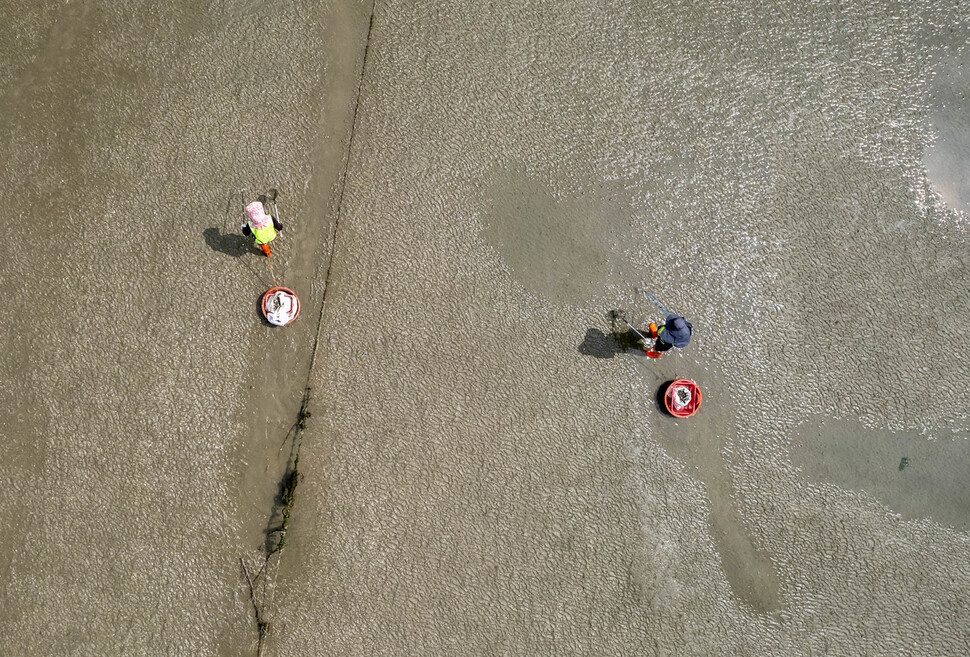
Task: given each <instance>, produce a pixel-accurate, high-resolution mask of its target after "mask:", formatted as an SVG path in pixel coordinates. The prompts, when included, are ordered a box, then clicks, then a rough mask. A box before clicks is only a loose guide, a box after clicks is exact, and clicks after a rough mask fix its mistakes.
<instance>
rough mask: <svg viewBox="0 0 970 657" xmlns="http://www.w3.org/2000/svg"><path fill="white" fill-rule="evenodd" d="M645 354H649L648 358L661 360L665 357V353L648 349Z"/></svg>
mask: <svg viewBox="0 0 970 657" xmlns="http://www.w3.org/2000/svg"><path fill="white" fill-rule="evenodd" d="M644 353H646V354H647V358H660V357H662V356H663V355H664V352H662V351H654V350H653V349H647V350H646V352H644Z"/></svg>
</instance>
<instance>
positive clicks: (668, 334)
mask: <svg viewBox="0 0 970 657" xmlns="http://www.w3.org/2000/svg"><path fill="white" fill-rule="evenodd" d="M691 329H693V327H692V326H691V323H690V322H688V321H687V320H686V319H684V318H683V317H681V316H680V315H670V316H669V317H668V318H667V323H666V324H664V330H663V332H662V333H661V334H660V339H661V340H663V341H664V342H666V343H667V344H672V345H673V346H675V347H677V348H678V349H679V348H681V347H686V346H687V344H688V343H689V342H690V334H691Z"/></svg>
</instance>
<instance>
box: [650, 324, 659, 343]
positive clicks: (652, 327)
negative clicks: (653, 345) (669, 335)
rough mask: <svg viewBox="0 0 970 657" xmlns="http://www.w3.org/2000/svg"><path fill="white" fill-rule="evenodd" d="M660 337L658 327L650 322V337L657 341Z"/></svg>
mask: <svg viewBox="0 0 970 657" xmlns="http://www.w3.org/2000/svg"><path fill="white" fill-rule="evenodd" d="M658 335H659V333H657V325H656V324H654V323H653V322H650V337H651V338H653V339H654V340H656V339H657V336H658Z"/></svg>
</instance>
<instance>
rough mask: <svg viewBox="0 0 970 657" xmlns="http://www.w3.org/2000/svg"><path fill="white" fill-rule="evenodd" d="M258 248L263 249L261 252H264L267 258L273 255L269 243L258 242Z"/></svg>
mask: <svg viewBox="0 0 970 657" xmlns="http://www.w3.org/2000/svg"><path fill="white" fill-rule="evenodd" d="M259 248H260V249H262V250H263V253H264V254H266V257H267V258H272V257H273V253H272V252H271V251H270V250H269V244H260V245H259Z"/></svg>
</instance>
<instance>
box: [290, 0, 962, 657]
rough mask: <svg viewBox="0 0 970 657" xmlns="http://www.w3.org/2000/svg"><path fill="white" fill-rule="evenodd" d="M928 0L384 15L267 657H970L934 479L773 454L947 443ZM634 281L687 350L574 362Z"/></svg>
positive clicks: (953, 380) (956, 220) (636, 300)
mask: <svg viewBox="0 0 970 657" xmlns="http://www.w3.org/2000/svg"><path fill="white" fill-rule="evenodd" d="M922 4H923V6H921V7H915V6H900V5H899V4H898V3H855V4H850V5H844V4H836V3H831V4H824V3H823V4H818V3H796V2H791V3H781V4H779V3H763V4H757V3H755V4H748V3H697V2H680V3H676V2H675V3H668V2H663V3H659V2H658V3H643V2H637V3H609V4H607V5H597V6H595V7H593V6H591V5H589V3H578V2H576V3H572V2H557V3H537V2H533V3H515V4H514V5H510V4H508V3H498V4H490V3H480V2H445V3H441V2H435V3H417V4H415V3H391V2H386V3H385V2H381V3H378V5H377V9H376V14H375V19H374V24H373V32H372V35H371V42H370V50H369V55H368V61H367V64H366V70H365V73H364V82H363V90H362V97H361V103H360V111H359V115H358V122H357V126H356V133H355V136H354V146H353V151H352V153H351V167H350V171H349V174H348V182H347V190H346V196H345V200H344V212H343V214H342V215H341V223H340V229H339V232H338V236H337V245H336V254H335V260H334V267H333V272H332V275H331V281H330V286H331V289H330V291H329V292H328V299H327V306H326V308H325V313H324V326H323V333H324V335H325V336H326V342H325V347H326V349H325V351H324V352H323V353H322V354H321V358H320V360H319V362H318V364H317V367H316V369H315V371H314V374H313V381H314V383H315V385H316V386H317V387H318V388H319V389H320V390H321V391H322V400H321V401H320V402H319V406H318V408H317V410H318V411H319V412H320V413H321V414H322V415H323V416H325V417H326V418H327V427H326V429H325V430H323V429H321V430H319V433H318V437H317V440H318V441H319V442H320V443H321V444H328V445H330V446H331V451H329V452H321V451H317V450H314V451H313V452H311V453H309V454H308V453H306V452H305V458H306V459H307V463H306V466H305V467H306V473H307V474H306V481H305V484H304V485H306V487H307V489H306V491H305V497H304V498H303V500H301V506H300V507H299V512H300V514H302V517H303V518H308V519H313V520H309V521H307V522H304V523H302V524H301V525H300V528H299V530H297V531H298V532H299V533H298V536H299V539H298V542H299V547H298V548H295V549H298V550H300V552H301V555H300V559H293V560H292V561H290V562H288V567H287V565H286V564H285V565H284V571H285V574H286V583H285V586H282V588H281V589H280V592H281V594H280V599H281V603H280V604H281V607H280V609H279V619H280V621H281V624H280V626H279V627H278V628H277V629H278V630H279V634H278V641H279V643H278V645H279V649H280V652H281V653H284V654H285V653H305V654H324V653H330V654H343V655H372V654H523V655H552V654H631V655H632V654H637V655H640V654H657V655H663V654H691V655H723V654H732V655H733V654H746V655H767V654H775V655H791V654H802V655H813V654H814V655H819V654H832V655H837V654H840V655H861V654H873V655H876V654H878V655H888V654H947V655H958V654H964V653H965V652H966V649H967V641H968V635H967V627H968V626H970V618H968V612H967V608H966V606H965V604H964V603H963V602H962V601H963V600H965V599H966V595H967V593H968V586H970V566H968V563H970V562H968V559H967V557H968V543H967V536H966V534H964V533H962V532H960V531H957V530H955V529H954V528H953V527H950V526H947V525H946V524H942V523H940V522H937V521H935V520H933V519H929V518H928V517H927V516H929V515H930V514H929V512H928V511H927V512H926V513H925V515H922V516H920V515H919V513H921V510H924V511H925V510H926V509H929V508H932V506H933V499H932V497H931V496H932V495H933V494H934V492H933V490H931V489H922V488H918V489H916V490H914V491H913V492H912V495H913V496H916V497H919V496H924V497H925V499H924V500H923V501H922V504H920V503H917V502H913V503H911V504H909V505H908V506H907V508H906V509H905V511H906V512H907V514H910V512H911V511H912V510H913V509H916V513H917V517H912V516H911V515H908V516H907V517H906V518H903V517H900V516H897V515H896V514H895V512H894V509H893V508H892V507H891V506H888V505H889V504H891V503H892V501H893V499H894V498H893V497H892V496H888V497H887V498H886V499H881V498H880V497H878V495H879V494H880V490H874V491H872V492H870V491H867V490H866V485H867V482H869V481H870V480H871V479H872V478H871V477H870V478H859V479H857V480H856V481H857V486H855V487H851V486H846V484H847V483H851V482H852V480H851V478H850V477H846V476H841V474H842V473H841V470H840V468H843V469H851V468H853V467H858V465H859V463H858V462H857V460H858V459H859V458H860V457H859V456H858V453H857V452H858V449H857V442H858V441H854V440H851V441H850V440H846V441H840V440H839V439H838V435H836V436H835V437H834V438H833V439H831V440H827V441H825V444H826V445H830V446H831V447H830V449H831V450H835V451H836V454H827V461H826V463H829V462H830V463H832V464H833V465H832V466H831V468H829V467H828V466H826V467H825V468H817V471H815V470H813V471H812V472H811V473H808V472H804V471H803V470H802V469H800V468H799V467H796V465H795V464H796V462H801V458H802V456H801V454H802V452H801V451H798V452H797V453H798V456H797V458H796V456H795V455H793V450H795V449H796V448H798V447H799V445H798V444H795V442H794V441H795V440H796V439H797V440H808V439H809V437H811V436H817V435H818V432H810V431H807V430H806V429H804V428H803V427H804V426H805V425H806V423H807V424H809V425H810V424H813V423H815V424H817V423H818V422H819V421H820V418H842V419H845V420H846V421H848V420H850V419H851V420H853V421H854V422H855V423H854V424H851V423H850V424H846V425H844V426H846V427H848V430H850V431H851V430H859V431H865V430H868V429H867V428H869V429H872V431H873V432H874V433H873V435H875V436H880V435H882V436H885V435H886V432H888V431H895V432H903V433H907V434H908V435H911V436H919V437H921V438H922V440H924V441H928V440H936V441H941V442H944V441H945V442H951V443H954V444H955V447H954V450H955V452H956V453H957V454H958V455H959V457H960V458H964V459H965V458H966V457H967V450H966V448H965V447H963V445H964V444H965V443H964V440H965V437H966V435H967V428H968V427H967V417H966V409H967V406H968V395H967V386H966V382H967V381H968V363H967V360H966V354H967V353H968V351H967V347H968V341H970V334H968V333H967V331H966V328H965V326H964V324H965V323H966V320H967V318H968V316H970V312H968V307H967V304H968V299H970V296H968V295H967V293H966V290H967V284H968V282H970V276H968V268H967V262H966V253H967V237H966V234H965V233H964V232H963V228H962V227H961V224H960V216H959V215H958V214H957V213H956V211H955V210H953V209H950V208H948V207H947V206H946V205H945V204H943V203H941V202H940V201H939V200H938V199H937V197H935V196H934V194H933V192H932V189H931V188H930V185H929V183H928V182H927V181H926V177H925V174H924V172H923V168H922V159H921V158H922V156H923V148H924V145H925V144H926V143H927V142H928V140H929V134H930V133H929V130H930V129H929V127H928V124H927V114H928V103H929V102H930V101H929V95H928V92H927V90H928V85H929V81H930V80H931V79H932V73H933V70H934V66H935V65H936V63H937V62H939V61H940V60H941V59H943V58H945V57H948V56H958V55H959V54H960V52H962V51H961V50H960V48H962V46H961V44H962V43H963V42H964V41H965V40H966V37H967V34H968V31H967V24H966V22H960V21H965V20H966V19H965V16H962V15H961V13H960V12H959V11H958V9H959V5H958V3H922ZM638 281H645V282H646V284H647V285H648V286H649V289H650V290H651V291H652V292H653V294H655V295H659V296H661V299H662V301H663V302H664V303H665V304H666V305H667V306H668V307H670V308H672V309H675V310H678V311H681V312H683V313H684V314H686V315H688V316H689V318H690V319H691V320H692V321H693V323H694V326H695V329H696V332H697V338H696V340H695V341H694V342H693V343H692V344H691V346H690V348H689V349H688V350H687V351H686V352H685V353H684V354H683V355H680V356H671V357H668V358H667V359H665V360H663V361H661V362H660V363H655V362H645V361H644V360H642V359H640V358H637V357H635V356H633V355H623V354H621V353H618V352H617V351H616V350H615V349H612V348H611V344H614V343H613V341H612V339H611V338H609V337H608V336H607V337H604V338H602V339H599V340H597V339H596V335H597V334H596V332H597V331H598V332H599V334H600V335H602V334H609V333H610V331H611V327H610V322H609V321H608V319H607V317H606V315H607V313H608V311H609V310H611V309H621V310H624V311H625V312H626V313H627V314H628V316H629V317H630V318H631V319H638V320H643V319H646V318H648V317H653V318H656V317H657V314H658V313H657V311H656V310H655V309H654V308H653V307H652V306H651V305H650V303H649V302H648V301H646V300H644V299H643V298H642V297H638V296H636V295H635V293H634V289H633V288H634V285H635V283H636V282H638ZM609 356H612V357H609ZM674 375H690V376H693V377H694V378H696V379H697V380H699V381H700V382H701V383H702V385H704V386H705V406H704V408H703V410H702V413H701V415H700V416H699V417H697V418H695V419H693V420H691V421H686V422H673V421H671V420H665V419H662V418H660V417H659V416H658V412H657V409H656V407H655V405H654V401H653V393H654V391H655V390H656V387H657V385H659V383H660V382H662V381H663V380H665V379H668V378H671V377H673V376H674ZM940 399H943V400H945V403H940V401H938V400H940ZM318 426H319V425H318ZM880 431H882V433H879V432H880ZM844 444H848V445H850V446H851V449H845V451H844V454H843V457H842V459H841V461H842V463H843V465H841V466H840V459H839V457H838V453H837V452H838V450H840V449H844V448H843V445H844ZM885 451H886V450H885V449H876V450H875V451H874V452H873V453H872V454H870V456H871V458H873V459H876V458H883V456H884V452H885ZM889 451H890V452H892V450H889ZM321 454H322V455H323V456H320V455H321ZM902 456H905V454H896V453H895V452H892V453H891V454H889V456H888V457H886V458H891V459H892V462H891V466H890V467H891V468H896V467H897V464H898V463H899V462H900V458H901V457H902ZM861 458H863V459H864V458H865V454H863V456H862V457H861ZM853 459H856V460H853ZM917 465H921V464H920V462H919V458H918V454H915V453H914V455H913V463H912V464H911V466H910V468H909V469H904V470H900V471H896V472H897V474H898V475H899V477H900V479H897V480H896V481H897V484H896V485H901V483H900V482H901V481H902V478H903V477H906V476H909V475H910V474H911V473H913V472H914V470H912V468H914V467H916V466H917ZM879 467H882V465H881V464H879ZM924 467H925V465H924ZM832 468H834V470H832ZM833 472H834V473H835V474H833ZM820 475H821V476H823V477H824V476H826V475H827V476H832V477H835V476H836V475H838V477H837V478H836V481H833V480H830V479H824V478H823V479H819V476H820ZM928 476H932V474H930V475H928ZM947 476H948V475H947ZM846 479H849V481H845V480H846ZM887 485H889V486H892V483H891V482H890V483H889V484H887ZM310 491H312V494H311V492H310ZM943 517H945V516H943ZM314 524H315V525H316V526H313V525H314Z"/></svg>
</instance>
